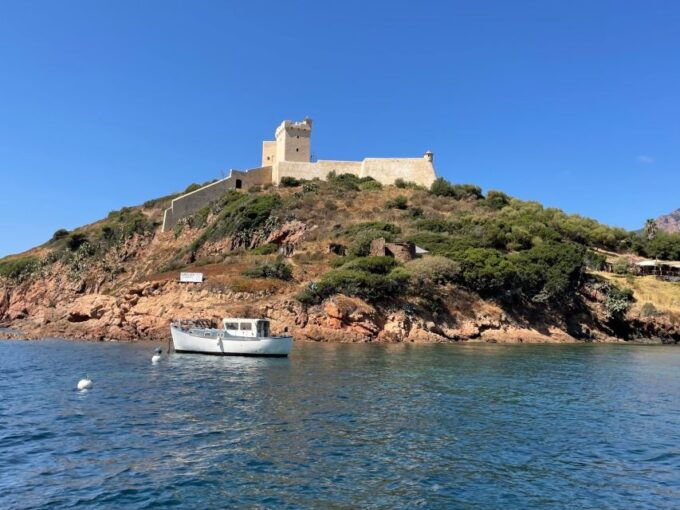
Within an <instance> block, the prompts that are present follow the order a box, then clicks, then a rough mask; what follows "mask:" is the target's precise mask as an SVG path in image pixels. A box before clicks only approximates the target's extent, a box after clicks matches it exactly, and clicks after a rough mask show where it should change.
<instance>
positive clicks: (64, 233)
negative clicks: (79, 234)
mask: <svg viewBox="0 0 680 510" xmlns="http://www.w3.org/2000/svg"><path fill="white" fill-rule="evenodd" d="M68 234H69V231H68V230H66V229H65V228H60V229H59V230H57V231H56V232H55V233H54V234H52V239H50V242H54V241H59V240H60V239H64V238H65V237H66V236H68Z"/></svg>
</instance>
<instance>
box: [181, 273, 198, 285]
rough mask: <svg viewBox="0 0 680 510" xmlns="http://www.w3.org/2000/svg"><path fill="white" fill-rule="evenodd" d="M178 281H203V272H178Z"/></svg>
mask: <svg viewBox="0 0 680 510" xmlns="http://www.w3.org/2000/svg"><path fill="white" fill-rule="evenodd" d="M179 281H180V282H183V283H203V273H180V274H179Z"/></svg>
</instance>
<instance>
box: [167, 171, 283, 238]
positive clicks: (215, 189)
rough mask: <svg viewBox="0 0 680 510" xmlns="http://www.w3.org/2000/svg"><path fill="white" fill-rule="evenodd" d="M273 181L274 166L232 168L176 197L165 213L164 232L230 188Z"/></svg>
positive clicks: (246, 187) (242, 187) (247, 186)
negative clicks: (224, 173)
mask: <svg viewBox="0 0 680 510" xmlns="http://www.w3.org/2000/svg"><path fill="white" fill-rule="evenodd" d="M271 182H272V167H270V166H265V167H260V168H252V169H250V170H247V171H245V172H241V171H240V170H231V171H230V172H229V176H228V177H225V178H224V179H220V180H219V181H215V182H213V183H210V184H208V185H207V186H203V187H202V188H199V189H197V190H195V191H192V192H191V193H187V194H186V195H182V196H181V197H177V198H175V199H174V200H173V201H172V202H171V203H170V207H168V208H167V209H166V210H165V213H164V214H163V232H168V231H170V230H172V229H173V228H174V227H175V225H176V224H177V222H178V221H179V220H180V219H182V218H185V217H187V216H190V215H192V214H193V213H195V212H196V211H198V210H199V209H200V208H202V207H203V206H205V205H206V204H207V203H208V202H212V201H213V200H216V199H218V198H219V197H220V196H221V195H223V194H224V193H225V192H226V191H228V190H230V189H248V188H249V187H250V186H254V185H256V184H259V185H263V184H268V183H271Z"/></svg>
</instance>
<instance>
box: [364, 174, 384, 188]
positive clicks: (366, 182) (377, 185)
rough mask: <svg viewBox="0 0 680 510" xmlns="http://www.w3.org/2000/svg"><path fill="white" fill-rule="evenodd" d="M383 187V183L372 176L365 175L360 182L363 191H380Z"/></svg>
mask: <svg viewBox="0 0 680 510" xmlns="http://www.w3.org/2000/svg"><path fill="white" fill-rule="evenodd" d="M367 179H368V180H367ZM382 188H383V185H382V184H380V183H379V182H378V181H376V180H375V179H373V178H372V177H364V178H363V179H361V182H360V183H359V189H360V190H361V191H380V190H381V189H382Z"/></svg>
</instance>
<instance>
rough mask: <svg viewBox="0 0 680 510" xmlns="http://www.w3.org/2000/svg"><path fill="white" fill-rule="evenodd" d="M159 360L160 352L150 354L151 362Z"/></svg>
mask: <svg viewBox="0 0 680 510" xmlns="http://www.w3.org/2000/svg"><path fill="white" fill-rule="evenodd" d="M160 360H161V355H160V354H154V355H153V356H151V363H158V362H159V361H160Z"/></svg>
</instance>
